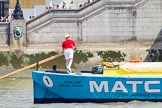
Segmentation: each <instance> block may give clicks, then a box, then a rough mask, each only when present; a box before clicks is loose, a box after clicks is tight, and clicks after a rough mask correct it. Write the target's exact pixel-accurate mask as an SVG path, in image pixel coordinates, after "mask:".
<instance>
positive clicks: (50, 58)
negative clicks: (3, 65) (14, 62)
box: [0, 53, 64, 79]
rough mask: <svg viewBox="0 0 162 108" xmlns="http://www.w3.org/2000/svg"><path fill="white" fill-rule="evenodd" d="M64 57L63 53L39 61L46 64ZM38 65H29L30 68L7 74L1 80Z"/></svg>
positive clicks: (26, 67)
mask: <svg viewBox="0 0 162 108" xmlns="http://www.w3.org/2000/svg"><path fill="white" fill-rule="evenodd" d="M62 55H64V54H63V53H60V54H57V55H54V56H51V57H49V58H46V59H44V60H41V61H39V64H43V63H45V62H47V61H50V60H53V59H55V58H58V57H60V56H62ZM36 65H37V63H33V64H31V65H29V66H25V67H23V68H21V69H18V70H15V71H13V72H10V73H9V74H6V75H4V76H1V77H0V79H3V78H6V77H8V76H11V75H14V74H17V73H20V72H22V71H24V70H27V69H30V68H33V67H35V66H36Z"/></svg>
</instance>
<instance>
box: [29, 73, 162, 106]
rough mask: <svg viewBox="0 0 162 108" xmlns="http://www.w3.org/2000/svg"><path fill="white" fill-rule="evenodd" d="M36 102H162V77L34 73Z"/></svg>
mask: <svg viewBox="0 0 162 108" xmlns="http://www.w3.org/2000/svg"><path fill="white" fill-rule="evenodd" d="M32 78H33V89H34V90H33V91H34V103H52V102H110V101H111V102H112V101H122V102H127V101H131V100H140V101H162V92H161V91H162V78H161V77H154V78H151V77H120V76H119V77H116V76H114V77H113V76H103V75H93V74H92V75H84V74H82V75H69V74H59V73H49V72H41V71H34V72H32Z"/></svg>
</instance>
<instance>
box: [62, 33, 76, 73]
mask: <svg viewBox="0 0 162 108" xmlns="http://www.w3.org/2000/svg"><path fill="white" fill-rule="evenodd" d="M75 49H76V43H75V41H74V40H72V39H71V36H70V35H69V34H66V35H65V40H64V42H63V43H62V50H63V52H64V56H65V59H66V69H67V73H72V70H71V65H72V63H73V56H74V50H75Z"/></svg>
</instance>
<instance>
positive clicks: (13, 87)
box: [0, 77, 162, 108]
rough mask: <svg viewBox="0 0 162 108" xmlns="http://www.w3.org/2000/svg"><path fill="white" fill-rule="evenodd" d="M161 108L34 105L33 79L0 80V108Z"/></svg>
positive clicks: (144, 105)
mask: <svg viewBox="0 0 162 108" xmlns="http://www.w3.org/2000/svg"><path fill="white" fill-rule="evenodd" d="M155 107H156V108H161V107H162V102H140V101H131V102H128V103H125V102H108V103H51V104H34V103H33V83H32V79H31V78H13V77H12V78H5V79H1V80H0V108H155Z"/></svg>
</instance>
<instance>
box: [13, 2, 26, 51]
mask: <svg viewBox="0 0 162 108" xmlns="http://www.w3.org/2000/svg"><path fill="white" fill-rule="evenodd" d="M24 46H26V22H25V20H24V17H23V11H22V10H21V6H20V3H19V0H17V2H16V6H15V10H14V12H13V20H11V22H10V51H11V52H16V53H17V52H18V53H21V52H23V47H24Z"/></svg>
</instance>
